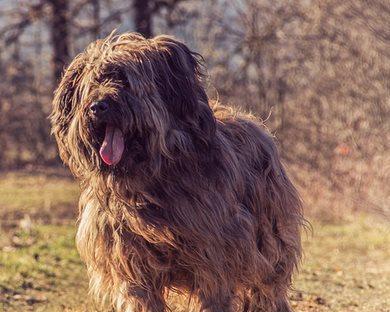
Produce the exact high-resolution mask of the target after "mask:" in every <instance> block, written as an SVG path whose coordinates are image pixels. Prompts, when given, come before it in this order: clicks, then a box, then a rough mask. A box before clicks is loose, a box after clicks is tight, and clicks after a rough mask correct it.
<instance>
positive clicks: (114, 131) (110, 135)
mask: <svg viewBox="0 0 390 312" xmlns="http://www.w3.org/2000/svg"><path fill="white" fill-rule="evenodd" d="M123 149H124V143H123V134H122V131H121V130H119V129H118V128H115V127H113V126H107V127H106V135H105V137H104V141H103V144H102V146H101V148H100V157H101V158H102V159H103V161H104V162H105V163H106V164H107V165H109V166H111V165H116V164H117V163H118V162H119V161H120V160H121V158H122V154H123Z"/></svg>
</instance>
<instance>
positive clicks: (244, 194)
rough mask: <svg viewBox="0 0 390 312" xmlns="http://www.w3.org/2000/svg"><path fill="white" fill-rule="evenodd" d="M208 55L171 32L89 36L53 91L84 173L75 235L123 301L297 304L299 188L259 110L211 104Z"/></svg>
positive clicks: (69, 152)
mask: <svg viewBox="0 0 390 312" xmlns="http://www.w3.org/2000/svg"><path fill="white" fill-rule="evenodd" d="M203 64H204V61H203V59H202V57H201V55H200V54H198V53H195V52H192V51H191V50H190V49H189V48H188V47H187V46H186V45H185V44H183V43H182V42H180V41H178V40H176V39H175V38H173V37H170V36H164V35H161V36H157V37H155V38H153V39H145V38H144V37H143V36H141V35H140V34H136V33H125V34H122V35H115V34H112V35H110V36H108V37H107V38H105V39H103V40H98V41H96V42H94V43H92V44H90V45H89V46H88V47H87V48H86V50H85V51H84V52H82V53H81V54H79V55H78V56H77V57H76V58H75V59H74V60H73V61H72V62H71V64H70V65H69V67H68V68H67V69H66V70H65V72H64V74H63V77H62V80H61V81H60V83H59V86H58V88H57V89H56V91H55V94H54V100H53V111H52V114H51V123H52V133H53V134H54V136H55V138H56V141H57V143H58V147H59V155H60V157H61V159H62V160H63V162H64V163H65V164H66V165H67V166H69V168H70V170H71V172H72V173H73V175H74V176H75V177H76V178H77V179H78V180H79V181H80V186H81V190H82V193H81V196H80V203H79V207H80V218H79V225H78V231H77V235H76V243H77V248H78V251H79V253H80V255H81V257H82V259H83V261H84V262H85V263H86V266H87V269H88V273H89V277H90V290H91V293H92V294H93V295H94V296H95V297H96V298H99V299H100V300H101V301H102V302H105V303H106V304H107V302H108V303H109V304H110V305H111V307H112V308H113V309H116V310H117V311H134V312H163V311H168V310H169V307H168V305H167V303H166V301H167V300H166V299H167V294H168V293H171V292H179V293H184V294H187V295H188V296H189V298H194V299H193V301H194V302H195V307H196V310H197V311H208V312H230V311H246V312H255V311H266V312H274V311H277V312H287V311H292V310H291V307H290V304H289V301H288V291H289V289H290V287H291V276H292V274H293V272H294V271H295V268H297V266H298V264H299V262H300V257H301V240H300V232H301V227H302V224H303V220H304V219H303V215H302V204H301V200H300V197H299V194H298V192H297V190H296V188H295V187H294V185H293V184H292V182H291V181H290V179H289V177H288V176H287V174H286V171H285V169H284V167H283V165H282V163H281V161H280V158H279V155H278V151H277V148H276V145H275V143H274V140H273V138H272V136H271V135H270V134H269V133H268V131H267V130H266V128H265V127H264V126H263V124H262V123H261V122H260V121H258V120H257V119H256V118H254V117H253V116H251V115H249V114H246V113H240V112H239V111H238V110H237V109H233V108H228V107H224V106H222V105H221V104H219V103H218V102H216V101H214V102H213V101H210V100H209V99H208V97H207V95H206V92H205V88H204V76H205V74H204V73H205V69H204V65H203Z"/></svg>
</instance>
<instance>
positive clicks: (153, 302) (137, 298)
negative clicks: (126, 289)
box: [126, 288, 166, 312]
mask: <svg viewBox="0 0 390 312" xmlns="http://www.w3.org/2000/svg"><path fill="white" fill-rule="evenodd" d="M130 298H131V301H132V310H131V309H130V312H164V311H166V309H165V308H166V305H165V300H164V296H163V294H162V291H159V290H156V291H145V290H142V289H140V288H133V289H132V290H131V291H130ZM126 312H127V311H126Z"/></svg>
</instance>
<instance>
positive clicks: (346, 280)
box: [0, 172, 390, 312]
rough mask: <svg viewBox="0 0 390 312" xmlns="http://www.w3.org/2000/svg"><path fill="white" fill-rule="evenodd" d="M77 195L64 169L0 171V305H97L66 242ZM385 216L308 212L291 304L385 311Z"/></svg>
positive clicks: (389, 237)
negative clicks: (325, 217) (325, 216)
mask: <svg viewBox="0 0 390 312" xmlns="http://www.w3.org/2000/svg"><path fill="white" fill-rule="evenodd" d="M77 196H78V188H77V184H76V183H74V182H73V181H72V179H71V178H69V177H68V176H67V175H66V174H58V173H54V172H53V173H47V172H45V173H39V172H34V173H25V172H16V173H15V172H12V173H4V174H2V175H1V176H0V214H1V221H0V222H1V223H0V225H1V227H0V232H1V233H0V311H69V312H70V311H72V312H76V311H80V312H81V311H85V312H88V311H90V312H92V311H101V310H99V308H98V307H96V306H95V305H94V303H93V302H92V301H91V300H90V299H88V295H87V283H88V282H87V276H86V272H85V269H84V266H83V264H82V262H81V261H80V259H79V257H78V254H77V251H76V249H75V246H74V235H75V220H76V217H75V215H76V204H75V203H76V201H77ZM386 222H387V221H383V220H381V219H380V218H378V217H375V216H370V215H356V216H350V217H346V218H345V219H344V221H340V222H337V223H323V222H321V221H320V220H311V223H312V226H313V232H312V233H307V234H306V235H304V250H305V256H304V260H303V264H302V268H301V271H300V274H298V275H297V276H296V278H295V281H294V287H295V291H294V292H293V293H292V294H291V299H292V303H293V305H294V307H295V310H296V311H302V312H306V311H320V312H322V311H332V312H338V311H340V312H341V311H343V312H344V311H345V312H346V311H356V312H357V311H359V312H364V311H378V312H379V311H390V260H389V259H390V248H389V246H390V226H389V224H388V223H386ZM176 301H177V300H176ZM173 310H174V311H184V310H182V309H181V308H179V307H174V309H173Z"/></svg>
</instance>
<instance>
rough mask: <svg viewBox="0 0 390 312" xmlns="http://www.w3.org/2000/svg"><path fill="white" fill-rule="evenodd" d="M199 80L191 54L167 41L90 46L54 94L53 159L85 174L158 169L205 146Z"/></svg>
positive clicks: (205, 114) (204, 102) (209, 122)
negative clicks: (55, 152)
mask: <svg viewBox="0 0 390 312" xmlns="http://www.w3.org/2000/svg"><path fill="white" fill-rule="evenodd" d="M201 76H202V73H201V65H200V62H199V55H197V54H195V53H193V52H191V51H190V50H189V49H188V48H187V47H186V46H185V45H184V44H183V43H181V42H178V41H176V40H175V39H173V38H171V37H166V36H159V37H156V38H154V39H150V40H147V39H145V38H143V37H142V36H140V35H137V34H124V35H120V36H110V37H108V38H106V39H104V40H100V41H97V42H95V43H93V44H91V45H90V46H89V47H88V48H87V49H86V50H85V51H84V52H83V53H81V54H80V55H78V56H77V57H76V58H75V59H74V60H73V62H72V63H71V64H70V66H69V67H68V69H67V70H66V71H65V73H64V76H63V78H62V80H61V83H60V85H59V87H58V89H57V90H56V92H55V98H54V109H53V113H52V116H51V120H52V129H53V133H54V135H55V137H56V139H57V142H58V146H59V150H60V156H61V158H62V159H63V160H64V162H65V163H67V164H68V165H69V167H70V168H71V170H72V171H73V172H74V173H75V174H76V175H85V173H86V172H91V171H95V172H96V171H98V172H113V171H118V170H120V169H126V170H127V169H128V168H129V166H131V165H136V164H137V163H147V164H148V166H149V167H158V166H159V164H160V163H161V161H162V159H164V158H165V159H169V158H172V157H175V153H178V152H180V151H183V152H185V151H187V152H188V150H190V149H192V148H195V147H194V144H195V145H196V144H206V145H207V144H208V142H209V140H210V139H211V138H212V136H213V134H214V131H215V121H214V118H213V115H212V112H211V109H210V107H209V105H208V99H207V96H206V93H205V91H204V88H203V86H202V84H201ZM199 142H201V143H199Z"/></svg>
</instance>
